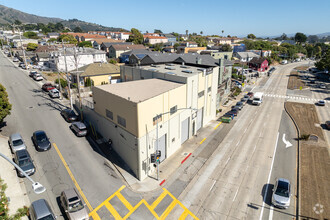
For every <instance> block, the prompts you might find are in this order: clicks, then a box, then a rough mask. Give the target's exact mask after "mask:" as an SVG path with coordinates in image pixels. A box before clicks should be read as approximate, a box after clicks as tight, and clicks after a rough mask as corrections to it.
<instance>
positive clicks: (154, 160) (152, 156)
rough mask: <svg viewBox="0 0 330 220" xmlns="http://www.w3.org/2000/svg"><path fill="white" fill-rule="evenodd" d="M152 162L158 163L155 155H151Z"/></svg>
mask: <svg viewBox="0 0 330 220" xmlns="http://www.w3.org/2000/svg"><path fill="white" fill-rule="evenodd" d="M150 160H151V163H155V162H156V157H155V154H150Z"/></svg>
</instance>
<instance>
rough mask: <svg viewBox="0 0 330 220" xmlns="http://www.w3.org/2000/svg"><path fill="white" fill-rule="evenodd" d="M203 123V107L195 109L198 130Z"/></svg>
mask: <svg viewBox="0 0 330 220" xmlns="http://www.w3.org/2000/svg"><path fill="white" fill-rule="evenodd" d="M202 125H203V108H201V109H199V110H198V111H197V128H196V130H197V131H198V130H199V129H200V128H201V127H202Z"/></svg>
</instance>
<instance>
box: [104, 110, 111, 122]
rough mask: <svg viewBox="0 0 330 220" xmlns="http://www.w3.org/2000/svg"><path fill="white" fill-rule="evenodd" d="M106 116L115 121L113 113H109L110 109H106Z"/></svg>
mask: <svg viewBox="0 0 330 220" xmlns="http://www.w3.org/2000/svg"><path fill="white" fill-rule="evenodd" d="M105 115H106V116H107V117H108V118H110V119H111V120H113V113H112V111H109V110H108V109H105Z"/></svg>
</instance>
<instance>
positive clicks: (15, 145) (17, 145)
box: [8, 133, 26, 153]
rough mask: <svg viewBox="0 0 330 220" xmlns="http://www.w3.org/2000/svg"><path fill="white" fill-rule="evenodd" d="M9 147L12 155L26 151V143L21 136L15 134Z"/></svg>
mask: <svg viewBox="0 0 330 220" xmlns="http://www.w3.org/2000/svg"><path fill="white" fill-rule="evenodd" d="M8 142H9V146H10V150H11V152H12V153H14V152H16V151H18V150H24V149H26V146H25V143H24V141H23V138H22V136H21V135H20V134H18V133H15V134H12V135H10V136H9V141H8Z"/></svg>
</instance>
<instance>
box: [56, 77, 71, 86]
mask: <svg viewBox="0 0 330 220" xmlns="http://www.w3.org/2000/svg"><path fill="white" fill-rule="evenodd" d="M60 81H61V87H62V88H65V87H67V86H68V81H66V80H65V79H60ZM55 83H56V84H58V79H55Z"/></svg>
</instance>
